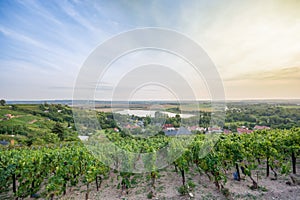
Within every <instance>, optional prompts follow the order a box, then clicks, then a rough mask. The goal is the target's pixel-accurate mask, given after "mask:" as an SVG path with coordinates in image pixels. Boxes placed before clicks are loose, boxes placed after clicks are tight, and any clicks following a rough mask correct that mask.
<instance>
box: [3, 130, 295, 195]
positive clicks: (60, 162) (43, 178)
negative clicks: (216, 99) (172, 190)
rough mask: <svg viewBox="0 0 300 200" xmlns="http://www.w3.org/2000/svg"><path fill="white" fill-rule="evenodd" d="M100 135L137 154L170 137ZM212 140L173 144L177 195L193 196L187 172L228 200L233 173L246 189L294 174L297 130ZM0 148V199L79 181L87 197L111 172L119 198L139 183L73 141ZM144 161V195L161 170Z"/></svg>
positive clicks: (152, 190)
mask: <svg viewBox="0 0 300 200" xmlns="http://www.w3.org/2000/svg"><path fill="white" fill-rule="evenodd" d="M105 134H107V137H108V138H109V139H110V140H111V141H113V142H114V143H115V144H116V145H118V146H119V147H120V148H122V149H124V150H126V151H132V152H141V153H143V152H155V151H156V150H158V149H159V148H161V147H162V146H165V145H166V144H167V143H168V142H169V141H170V137H168V136H164V135H156V136H153V137H151V138H149V139H139V138H135V137H131V136H128V135H127V136H124V135H122V134H121V133H113V132H112V131H106V133H105ZM218 138H219V140H218V142H217V143H216V144H215V145H213V144H212V145H213V148H212V149H211V150H210V151H209V153H208V154H206V155H205V156H203V148H202V147H203V145H204V143H205V134H198V135H196V137H195V138H194V139H193V141H192V143H191V144H190V145H189V146H188V147H186V148H184V147H182V146H180V145H178V147H177V148H179V149H180V148H184V149H181V150H183V152H184V153H183V154H182V155H181V156H180V157H179V158H177V159H176V160H175V161H170V163H169V165H170V168H172V169H174V174H177V176H178V177H180V185H181V186H180V187H179V188H177V191H178V195H182V196H186V197H189V198H190V197H193V196H194V195H193V194H194V191H195V190H197V185H196V184H195V183H194V182H193V181H191V180H189V179H188V178H187V176H188V174H189V173H198V174H200V175H205V176H207V177H208V178H209V180H210V181H211V182H212V183H213V184H214V185H215V187H216V189H217V190H218V191H220V194H222V195H223V196H224V198H228V199H230V198H231V193H230V190H229V189H228V187H227V185H226V183H227V181H228V179H232V177H233V175H234V179H235V180H236V182H244V181H246V180H251V182H249V184H250V186H249V189H251V190H266V189H267V188H265V187H264V186H262V185H260V182H259V179H265V178H266V177H269V178H271V179H272V180H274V181H276V179H277V178H278V177H279V176H287V175H289V174H295V176H296V175H297V173H299V172H298V171H297V156H299V152H300V129H299V128H294V129H291V130H279V129H277V130H263V131H255V132H253V133H251V134H221V135H220V136H219V137H218ZM0 151H1V152H0V191H1V192H0V195H1V198H7V199H12V198H14V199H24V198H29V197H31V198H43V199H44V198H47V199H57V198H63V197H64V196H65V195H66V194H67V193H68V191H70V189H72V188H75V187H77V186H78V185H84V187H85V189H84V193H85V198H86V199H89V193H90V192H91V191H92V190H97V191H98V192H101V191H100V190H101V187H104V186H103V184H102V183H103V181H105V180H109V179H110V178H112V177H110V176H111V174H112V173H114V174H117V176H116V180H115V181H116V187H115V190H118V191H119V192H120V194H122V195H125V197H126V194H128V193H130V190H132V189H133V188H134V187H138V185H139V183H134V182H136V180H135V177H136V174H134V173H130V172H122V171H117V170H113V169H110V168H108V167H107V166H105V165H104V164H103V162H101V160H98V159H96V158H95V157H94V156H93V155H92V154H91V153H90V152H89V151H88V150H87V149H86V148H85V146H84V145H83V144H82V143H79V142H69V143H67V142H66V143H62V144H60V145H49V146H42V147H19V148H18V147H6V148H2V149H1V150H0ZM173 153H174V152H173ZM167 156H170V155H167ZM152 159H153V158H152ZM134 162H135V160H132V163H134ZM144 162H148V161H147V160H146V161H144ZM146 164H147V163H146ZM148 164H149V165H145V166H147V167H148V169H149V171H151V172H149V173H148V174H147V175H146V180H144V181H146V182H147V186H148V187H147V191H146V195H145V196H144V199H147V198H149V199H150V198H154V197H156V195H157V192H158V190H159V188H158V187H157V184H158V181H159V178H160V177H161V172H162V171H163V169H162V170H158V169H157V167H156V166H155V165H153V162H150V163H148ZM126 167H132V168H134V167H135V166H134V165H132V166H126ZM258 168H260V169H261V168H263V169H264V177H259V176H257V170H258ZM232 173H233V174H232ZM245 177H247V178H249V179H245ZM199 181H201V180H199ZM106 182H107V181H106ZM290 184H294V183H293V182H290ZM196 199H199V198H197V197H196Z"/></svg>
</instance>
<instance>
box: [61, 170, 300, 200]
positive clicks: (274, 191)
mask: <svg viewBox="0 0 300 200" xmlns="http://www.w3.org/2000/svg"><path fill="white" fill-rule="evenodd" d="M298 170H300V169H299V167H298ZM254 172H255V173H253V174H258V177H259V179H258V185H259V186H260V188H259V189H257V190H251V189H250V188H249V186H250V185H251V184H252V182H251V180H250V179H249V178H245V179H243V180H241V181H235V180H233V177H232V172H230V173H229V172H228V174H227V176H228V180H227V183H226V185H225V188H228V190H229V193H230V195H229V197H227V198H226V197H225V196H224V195H223V194H222V192H220V191H219V190H218V189H217V188H216V186H215V185H214V183H213V182H212V181H210V180H209V178H208V177H207V176H206V175H204V174H203V175H199V174H198V173H197V172H189V173H188V174H187V181H193V182H194V183H195V185H196V187H195V191H193V192H192V194H193V196H194V198H193V199H197V200H198V199H199V200H200V199H207V200H212V199H218V200H223V199H224V200H225V199H261V200H265V199H266V200H275V199H278V200H279V199H283V200H285V199H288V200H300V186H290V185H287V184H286V182H287V181H290V177H289V176H281V175H279V177H278V180H271V179H272V177H273V175H272V174H270V177H268V178H266V177H265V171H264V169H263V168H261V169H259V170H257V171H254ZM256 172H257V173H256ZM133 177H134V178H133V179H134V182H135V184H133V185H132V188H130V189H129V193H128V194H126V195H125V194H123V195H121V189H120V187H119V186H118V184H119V183H120V182H121V178H119V179H118V177H117V174H114V173H112V174H111V175H110V177H109V178H108V179H107V180H104V181H103V182H102V184H101V188H100V190H99V191H96V186H95V184H94V183H93V184H92V185H91V186H90V189H91V190H92V191H91V192H90V193H89V199H99V200H100V199H101V200H114V199H115V200H125V199H126V200H141V199H148V198H147V194H148V193H149V191H150V187H149V183H150V180H149V179H147V176H146V175H142V174H137V175H135V176H133ZM254 178H255V179H256V178H257V177H256V175H254ZM180 186H181V176H180V174H178V173H176V172H175V171H174V170H173V168H170V167H169V168H167V169H166V170H163V171H161V172H160V177H159V178H158V179H157V182H156V192H157V193H156V196H155V197H153V199H159V200H185V199H191V198H190V197H189V196H181V195H180V194H179V193H178V191H177V188H178V187H180ZM85 194H86V186H82V187H78V188H73V189H72V191H69V192H68V193H67V195H66V196H64V197H63V198H61V199H63V200H67V199H70V200H71V199H74V200H77V199H78V200H83V199H85Z"/></svg>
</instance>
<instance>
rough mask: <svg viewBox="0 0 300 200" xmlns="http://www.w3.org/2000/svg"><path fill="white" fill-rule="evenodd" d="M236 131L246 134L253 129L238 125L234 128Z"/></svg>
mask: <svg viewBox="0 0 300 200" xmlns="http://www.w3.org/2000/svg"><path fill="white" fill-rule="evenodd" d="M236 130H237V132H238V133H240V134H242V133H246V134H249V133H252V132H253V131H252V130H249V129H248V128H246V127H244V126H243V127H240V128H237V129H236Z"/></svg>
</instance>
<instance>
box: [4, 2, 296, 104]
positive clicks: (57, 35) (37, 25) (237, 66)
mask: <svg viewBox="0 0 300 200" xmlns="http://www.w3.org/2000/svg"><path fill="white" fill-rule="evenodd" d="M299 10H300V3H299V1H297V0H287V1H275V0H273V1H269V0H266V1H255V0H253V1H237V0H236V1H233V0H229V1H209V0H207V1H206V0H200V1H171V0H170V1H92V0H91V1H75V0H74V1H65V0H61V1H59V0H54V1H30V0H24V1H10V0H2V1H0V69H1V74H0V83H1V84H0V98H4V99H10V100H15V99H71V98H72V91H73V86H74V82H75V80H76V77H77V74H78V72H79V70H80V67H81V65H82V64H83V62H84V61H85V59H86V58H87V57H88V55H89V54H90V53H91V52H92V50H93V49H95V48H96V47H97V46H98V45H99V44H101V43H102V42H104V41H105V40H107V39H109V38H111V37H112V36H114V35H115V34H119V33H121V32H124V31H127V30H131V29H134V28H143V27H161V28H168V29H173V30H176V31H179V32H181V33H183V34H186V35H187V36H189V37H191V38H192V39H193V40H195V41H196V42H198V43H199V44H200V45H201V46H202V47H203V48H204V49H205V50H206V52H207V53H208V55H209V56H210V57H211V58H212V60H213V61H214V63H215V64H216V66H217V68H218V70H219V72H220V75H221V77H222V79H223V81H224V87H225V92H226V97H227V98H228V99H252V98H300V93H299V89H298V86H299V85H300V81H299V78H300V76H299V75H300V70H299V69H300V55H299V52H300V44H299V41H300V14H299V13H300V12H299ZM116 70H118V69H117V67H116ZM182 71H184V68H183V69H182Z"/></svg>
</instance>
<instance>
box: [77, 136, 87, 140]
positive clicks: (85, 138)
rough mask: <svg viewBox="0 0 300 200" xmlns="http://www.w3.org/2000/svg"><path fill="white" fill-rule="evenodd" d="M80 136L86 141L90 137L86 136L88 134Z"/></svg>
mask: <svg viewBox="0 0 300 200" xmlns="http://www.w3.org/2000/svg"><path fill="white" fill-rule="evenodd" d="M78 137H79V139H80V140H81V141H86V140H88V139H89V136H86V135H79V136H78Z"/></svg>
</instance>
